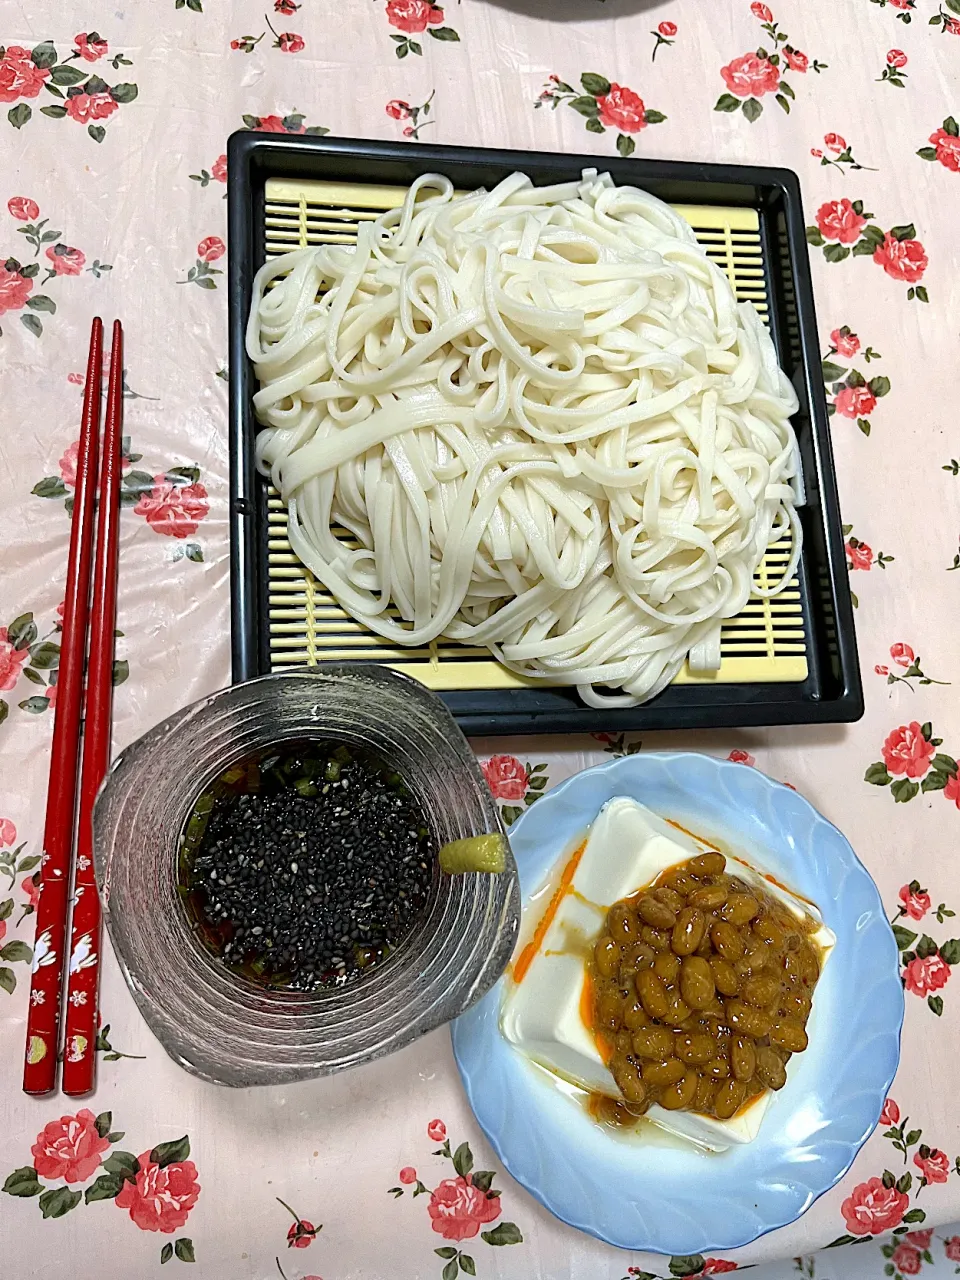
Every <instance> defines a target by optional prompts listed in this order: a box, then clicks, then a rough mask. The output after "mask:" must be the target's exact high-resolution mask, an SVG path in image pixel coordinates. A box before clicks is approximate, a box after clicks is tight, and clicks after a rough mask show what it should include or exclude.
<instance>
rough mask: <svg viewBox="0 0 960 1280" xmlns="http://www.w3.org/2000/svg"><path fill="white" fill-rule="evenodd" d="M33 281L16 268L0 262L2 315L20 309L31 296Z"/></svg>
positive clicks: (0, 312)
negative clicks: (11, 268)
mask: <svg viewBox="0 0 960 1280" xmlns="http://www.w3.org/2000/svg"><path fill="white" fill-rule="evenodd" d="M32 288H33V281H32V280H31V279H30V277H29V276H22V275H21V274H20V272H19V271H17V270H16V269H15V268H14V269H13V270H10V268H8V267H7V266H6V265H5V264H3V263H0V316H2V315H3V314H4V312H6V311H19V310H20V308H21V307H22V306H23V305H24V304H25V302H26V301H27V298H29V296H30V290H31V289H32Z"/></svg>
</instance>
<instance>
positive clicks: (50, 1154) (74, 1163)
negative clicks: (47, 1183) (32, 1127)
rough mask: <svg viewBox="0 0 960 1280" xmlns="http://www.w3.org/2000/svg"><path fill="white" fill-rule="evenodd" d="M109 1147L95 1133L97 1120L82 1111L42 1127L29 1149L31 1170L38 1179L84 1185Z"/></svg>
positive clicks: (84, 1109)
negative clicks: (55, 1179)
mask: <svg viewBox="0 0 960 1280" xmlns="http://www.w3.org/2000/svg"><path fill="white" fill-rule="evenodd" d="M109 1146H110V1143H109V1142H108V1141H107V1139H106V1138H101V1137H100V1135H99V1133H97V1118H96V1116H95V1115H94V1114H93V1112H92V1111H90V1110H88V1109H87V1108H86V1107H84V1108H82V1109H81V1110H80V1111H78V1112H77V1114H76V1115H75V1116H61V1117H60V1119H59V1120H51V1121H50V1122H49V1124H46V1125H44V1127H43V1129H42V1130H41V1132H40V1133H38V1134H37V1140H36V1142H35V1143H34V1144H33V1146H32V1147H31V1148H30V1151H31V1154H32V1155H33V1167H34V1169H36V1171H37V1173H38V1174H39V1176H40V1177H41V1178H63V1179H64V1180H65V1181H67V1182H86V1180H87V1178H89V1177H90V1175H91V1174H92V1173H93V1172H94V1170H95V1169H96V1168H98V1167H99V1164H100V1153H101V1152H102V1151H106V1150H107V1148H108V1147H109Z"/></svg>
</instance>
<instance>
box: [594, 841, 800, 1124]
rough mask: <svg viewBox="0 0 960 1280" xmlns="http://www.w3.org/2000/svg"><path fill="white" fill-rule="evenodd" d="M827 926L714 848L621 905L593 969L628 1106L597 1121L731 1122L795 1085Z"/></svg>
mask: <svg viewBox="0 0 960 1280" xmlns="http://www.w3.org/2000/svg"><path fill="white" fill-rule="evenodd" d="M816 929H817V924H816V922H815V921H814V920H813V919H812V918H809V917H805V918H802V919H801V918H798V917H797V916H796V915H795V914H794V913H793V912H791V911H789V910H788V909H787V907H786V906H785V905H784V904H783V903H782V902H780V901H779V900H778V899H776V898H774V897H773V896H772V895H770V894H768V893H765V892H763V891H762V890H761V889H759V888H758V887H757V886H756V885H755V884H752V883H751V884H748V883H747V882H746V881H744V880H742V879H740V878H738V877H737V875H736V874H733V875H731V874H729V873H728V872H727V870H726V859H725V858H724V857H723V855H722V854H720V853H714V852H708V853H704V854H700V855H699V856H697V857H694V858H690V859H688V860H687V861H686V862H684V863H681V864H680V865H679V866H675V867H671V868H670V869H669V870H668V871H665V872H663V873H662V874H661V875H659V876H658V877H657V879H656V880H655V881H654V882H653V884H652V885H650V886H649V887H648V888H646V889H644V890H643V891H642V892H640V893H638V894H634V895H632V896H631V897H628V898H624V899H622V900H621V901H619V902H617V903H615V904H614V905H613V906H612V907H611V908H610V910H609V911H608V913H607V917H606V923H605V926H604V930H603V932H602V934H601V936H600V938H599V939H598V941H597V943H596V946H595V948H594V955H593V961H592V964H591V966H590V979H591V982H590V989H591V1005H592V1030H593V1032H594V1034H595V1036H596V1038H597V1045H598V1048H599V1050H600V1053H601V1056H602V1057H603V1059H604V1061H605V1062H606V1063H607V1065H608V1066H609V1069H610V1071H611V1072H612V1074H613V1077H614V1080H615V1081H616V1083H617V1086H618V1088H619V1089H620V1092H621V1094H622V1100H620V1101H618V1100H615V1099H612V1098H602V1099H601V1098H597V1099H596V1102H595V1106H594V1114H595V1115H596V1116H597V1118H598V1119H600V1120H602V1121H604V1122H606V1123H612V1124H619V1125H622V1124H631V1123H633V1122H635V1119H636V1118H637V1117H638V1116H641V1115H642V1114H643V1113H644V1112H645V1111H646V1110H647V1108H648V1107H650V1106H651V1105H652V1104H653V1103H658V1104H659V1105H660V1106H661V1107H663V1108H665V1109H666V1110H668V1111H694V1112H698V1113H700V1114H702V1115H706V1116H712V1117H715V1118H716V1119H718V1120H729V1119H730V1118H731V1117H733V1116H734V1115H735V1114H737V1112H739V1111H740V1110H741V1108H744V1107H746V1106H748V1105H749V1104H750V1103H751V1102H752V1101H753V1100H755V1099H756V1098H758V1097H759V1096H760V1095H761V1094H763V1093H764V1092H765V1091H766V1090H767V1089H781V1088H782V1087H783V1085H784V1083H785V1082H786V1078H787V1073H786V1068H787V1063H788V1062H789V1060H790V1058H791V1056H792V1054H794V1053H802V1052H803V1050H804V1049H806V1047H807V1033H806V1030H805V1027H806V1022H807V1018H808V1017H809V1014H810V1010H811V1006H812V1000H813V990H814V987H815V985H816V982H817V979H818V978H819V976H820V953H819V948H818V947H817V946H816V944H815V943H814V941H813V940H812V938H811V934H813V933H814V932H815V931H816Z"/></svg>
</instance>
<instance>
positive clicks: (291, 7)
mask: <svg viewBox="0 0 960 1280" xmlns="http://www.w3.org/2000/svg"><path fill="white" fill-rule="evenodd" d="M273 7H274V9H275V11H276V12H277V13H282V14H285V15H286V16H287V17H288V18H289V16H290V15H291V14H292V13H296V12H297V10H298V9H299V8H300V6H299V5H298V4H297V3H295V0H275V3H274V6H273Z"/></svg>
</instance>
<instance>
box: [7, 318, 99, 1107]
mask: <svg viewBox="0 0 960 1280" xmlns="http://www.w3.org/2000/svg"><path fill="white" fill-rule="evenodd" d="M102 378H103V322H102V321H101V320H100V318H99V316H98V317H97V318H96V319H95V320H94V322H93V326H92V328H91V331H90V354H89V357H88V359H87V381H86V386H85V387H84V393H83V419H82V424H81V428H80V447H79V450H78V455H77V484H76V489H75V491H74V506H73V520H72V523H71V526H70V551H69V557H68V560H67V590H66V597H65V600H64V609H63V636H62V643H61V647H60V669H59V673H58V679H57V705H56V708H55V710H54V720H53V741H52V744H51V748H50V781H49V784H48V787H47V817H46V824H45V826H44V831H43V859H42V862H41V864H40V900H39V902H38V903H37V925H36V940H35V942H34V949H33V975H32V978H31V982H30V1005H29V1008H28V1010H27V1037H26V1055H25V1062H24V1069H23V1088H24V1091H25V1092H26V1093H31V1094H43V1093H50V1092H51V1091H52V1090H53V1089H55V1088H56V1083H57V1050H58V1047H59V1042H60V1041H59V1036H60V994H61V990H62V986H63V948H64V944H65V942H66V933H67V908H68V898H69V893H70V860H71V853H72V850H73V824H74V816H75V813H76V803H77V762H78V755H79V744H80V712H81V700H82V696H83V661H84V655H85V649H86V639H87V609H88V603H89V595H90V557H91V551H92V548H93V519H94V494H95V490H96V475H97V451H98V447H99V437H100V394H101V388H100V384H101V380H102Z"/></svg>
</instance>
